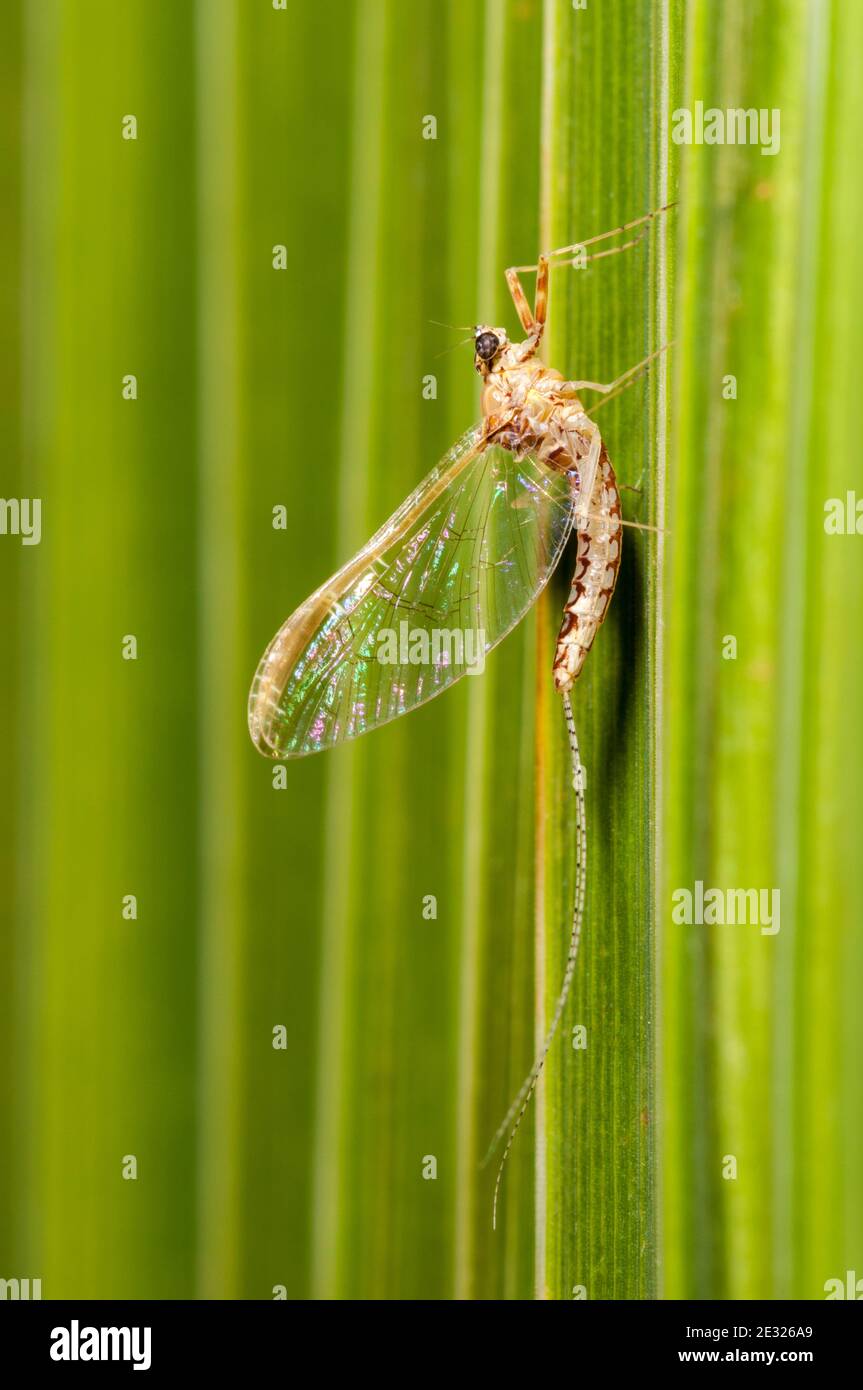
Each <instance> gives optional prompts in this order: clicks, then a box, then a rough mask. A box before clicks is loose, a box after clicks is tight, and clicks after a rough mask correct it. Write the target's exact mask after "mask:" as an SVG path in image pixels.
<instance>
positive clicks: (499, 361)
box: [476, 320, 622, 694]
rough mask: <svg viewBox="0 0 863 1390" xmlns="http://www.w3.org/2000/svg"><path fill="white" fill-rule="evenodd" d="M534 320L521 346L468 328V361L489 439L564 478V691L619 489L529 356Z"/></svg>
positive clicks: (583, 635)
mask: <svg viewBox="0 0 863 1390" xmlns="http://www.w3.org/2000/svg"><path fill="white" fill-rule="evenodd" d="M541 332H542V324H541V323H537V322H536V321H535V320H534V323H533V324H532V325H531V329H530V333H529V336H528V338H527V339H526V340H525V342H523V343H518V344H510V343H508V342H507V339H506V334H505V331H504V330H503V329H500V328H497V329H491V328H487V327H480V328H478V329H477V330H476V366H477V370H478V371H479V372H481V374H482V375H483V376H484V378H485V387H484V390H483V393H482V408H483V413H484V416H485V418H486V420H487V421H488V423H489V427H490V429H491V430H492V431H494V432H496V434H497V441H498V443H499V444H500V445H502V446H503V447H504V448H507V449H509V450H510V451H511V452H512V453H513V454H515V456H516V457H521V456H522V455H524V454H532V455H534V457H536V459H537V460H538V461H539V462H540V463H542V464H543V465H545V466H546V467H547V468H549V469H551V470H554V471H556V472H560V473H563V474H565V475H566V476H567V477H569V478H570V479H571V481H572V487H573V508H574V514H575V517H574V524H575V526H576V529H577V532H578V556H577V561H576V569H575V574H574V576H573V581H572V589H571V591H570V595H569V598H568V599H567V601H566V604H565V606H564V616H563V622H562V624H561V628H560V633H559V635H558V639H557V646H556V649H555V655H554V666H553V676H554V685H555V689H556V690H558V691H559V692H560V693H561V694H563V692H564V691H568V690H570V689H571V688H572V686H573V684H574V682H575V680H576V678H577V677H578V675H579V672H580V671H581V668H582V666H583V665H584V662H585V659H586V657H587V653H588V652H589V651H590V648H591V646H592V644H593V639H594V637H595V636H596V631H597V628H598V627H599V624H600V623H601V622H602V620H603V618H604V617H605V614H606V612H607V610H608V604H609V602H610V599H611V595H612V594H613V592H614V586H615V584H616V582H617V573H618V570H619V568H620V549H621V534H622V533H621V515H620V493H619V492H618V490H617V480H616V478H615V475H614V469H613V467H612V465H611V461H610V460H609V457H608V453H607V452H606V449H605V445H604V444H603V442H602V439H601V437H600V434H599V430H598V429H597V427H596V424H595V422H594V421H593V420H591V419H590V417H589V416H588V415H587V414H586V413H585V410H584V407H583V406H582V404H581V401H580V400H579V398H578V396H577V394H576V390H577V387H576V385H575V384H573V383H569V382H566V381H564V379H563V377H562V376H561V374H560V372H558V371H555V370H554V368H552V367H546V366H544V365H543V364H542V363H541V362H540V361H539V359H538V358H537V357H536V355H535V352H536V346H537V345H538V342H539V338H540V336H541Z"/></svg>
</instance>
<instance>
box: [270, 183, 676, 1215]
mask: <svg viewBox="0 0 863 1390" xmlns="http://www.w3.org/2000/svg"><path fill="white" fill-rule="evenodd" d="M671 206H673V204H669V205H668V207H671ZM668 207H663V208H659V209H657V210H656V211H655V212H651V213H647V214H646V216H644V217H639V218H636V219H635V221H632V222H627V223H624V224H623V225H622V226H620V227H617V228H615V229H614V230H613V231H611V232H604V233H602V234H601V235H599V236H594V237H591V238H589V239H588V240H587V241H583V242H578V243H575V244H573V245H571V246H565V247H561V248H559V249H558V250H556V251H551V252H548V253H547V254H545V255H542V256H540V257H539V259H538V263H537V264H536V265H535V266H515V267H512V268H511V269H509V270H507V271H506V279H507V283H508V285H509V290H510V293H511V295H512V299H513V302H514V304H515V309H516V312H517V314H518V317H519V320H520V322H521V325H522V328H523V329H524V332H525V335H526V336H525V338H524V340H523V341H522V342H510V340H509V339H508V337H507V334H506V331H505V330H504V329H503V328H493V327H490V326H489V325H487V324H481V325H478V326H477V327H476V328H475V329H473V330H472V332H471V337H472V341H473V347H474V365H475V367H476V370H477V372H478V373H479V375H480V377H481V378H482V420H481V422H480V423H479V424H478V425H476V426H475V427H474V428H473V429H471V430H469V431H468V432H467V434H465V435H463V436H462V438H461V439H460V440H458V442H457V443H456V444H455V445H454V446H453V447H452V449H450V451H449V453H448V454H446V456H445V457H444V458H443V459H442V460H441V462H440V463H439V464H438V466H437V467H436V468H435V469H433V471H432V472H431V473H430V474H429V475H428V477H427V478H426V479H425V481H424V482H422V483H421V484H420V486H419V487H418V488H417V489H416V491H415V492H413V493H411V495H410V496H409V497H408V498H407V499H406V500H405V501H404V502H403V503H402V505H401V506H400V507H399V508H398V509H397V511H395V512H393V514H392V516H391V517H390V518H389V520H387V521H385V522H384V524H383V526H382V527H381V528H380V530H379V531H377V532H376V533H375V535H374V536H372V538H371V540H370V541H369V542H368V543H367V544H366V545H365V546H364V547H363V549H362V550H361V551H360V552H359V553H358V554H357V555H355V556H354V558H353V559H352V560H349V561H348V563H347V564H346V565H345V566H343V568H342V569H340V570H339V571H338V573H337V574H335V575H333V577H332V578H331V579H328V580H327V582H326V583H325V584H323V585H321V587H320V588H319V589H317V590H316V591H315V593H313V594H312V595H311V597H310V598H308V599H306V601H305V603H303V604H301V606H300V607H299V608H298V609H297V611H296V612H295V613H294V614H293V615H292V616H291V617H290V618H288V620H287V622H285V623H284V624H283V626H282V627H281V628H280V629H279V631H278V632H277V633H276V635H275V637H274V638H273V640H272V642H271V643H270V645H269V646H268V648H267V650H266V651H265V653H264V655H263V657H262V658H261V662H260V664H259V666H258V669H257V672H256V674H255V679H254V681H253V683H252V689H251V693H250V696H249V731H250V733H251V736H252V740H253V742H254V744H255V746H256V747H257V748H258V749H259V750H260V751H261V753H263V754H264V755H265V756H267V757H269V758H275V759H283V758H302V757H305V756H306V755H307V754H309V753H319V752H321V751H322V750H323V749H325V748H333V747H335V746H336V745H337V744H340V743H344V742H345V741H346V740H348V739H353V738H357V737H358V736H359V735H360V734H364V733H367V732H368V730H370V729H374V728H377V727H378V726H379V725H381V724H387V723H389V721H390V720H392V719H395V718H397V717H398V716H399V715H401V714H407V713H408V712H409V711H410V710H412V709H416V708H417V707H418V706H419V705H422V704H425V703H426V702H427V701H428V700H431V699H433V698H434V696H436V695H439V694H441V692H442V691H444V690H447V689H448V688H449V687H450V686H451V685H453V684H454V683H455V682H456V681H457V680H459V679H460V678H461V677H462V676H464V675H465V674H467V673H469V672H470V671H471V670H472V669H475V662H476V654H477V651H479V652H480V653H481V654H482V655H483V657H484V654H485V653H486V652H488V651H490V650H491V648H492V647H495V646H497V644H498V642H500V641H501V640H502V639H503V638H504V637H505V636H506V635H507V633H508V632H510V631H511V630H512V628H513V627H515V625H516V623H518V622H519V620H520V619H521V618H522V617H523V616H524V614H525V613H526V612H527V611H528V609H529V608H530V607H531V606H532V605H533V603H534V602H535V601H536V599H537V597H538V595H539V594H540V593H541V592H542V590H543V589H544V588H545V586H546V584H547V583H548V581H549V579H550V577H551V575H552V574H553V572H554V569H555V566H556V565H557V563H558V561H559V559H560V557H561V555H562V553H563V550H564V547H565V546H566V543H567V540H568V538H569V536H570V533H571V532H572V531H573V529H574V530H575V532H576V536H577V555H576V560H575V572H574V575H573V579H572V586H571V589H570V593H569V597H568V599H567V600H566V603H565V604H564V611H563V620H562V622H561V626H560V631H559V634H558V638H557V643H556V647H555V652H554V661H553V665H552V677H553V681H554V686H555V689H556V690H557V691H558V692H559V693H560V694H561V695H562V697H563V707H564V713H565V718H566V727H567V731H568V736H569V746H570V755H571V760H572V771H573V785H574V789H575V793H576V834H575V841H576V887H575V902H574V907H573V915H572V927H571V934H570V943H569V952H568V956H567V962H566V967H565V971H564V979H563V984H562V987H561V991H560V995H559V997H558V1000H557V1003H556V1006H555V1010H554V1014H553V1017H552V1020H551V1024H550V1026H549V1028H548V1031H547V1033H546V1036H545V1039H544V1041H543V1044H542V1047H541V1049H540V1051H539V1054H538V1056H537V1058H536V1060H535V1062H534V1064H533V1067H532V1068H531V1070H530V1072H529V1073H528V1076H527V1077H526V1078H525V1081H524V1083H523V1084H522V1087H521V1089H520V1091H519V1093H518V1095H517V1096H516V1098H515V1100H514V1101H513V1103H512V1105H511V1106H510V1109H509V1111H508V1112H507V1115H506V1116H505V1118H504V1120H503V1122H502V1124H501V1125H500V1128H499V1130H498V1132H497V1134H496V1135H495V1137H494V1140H493V1141H492V1146H491V1150H490V1152H492V1151H493V1150H494V1148H495V1147H496V1146H497V1144H498V1143H499V1142H500V1140H501V1139H502V1138H503V1136H504V1135H507V1134H508V1139H507V1143H506V1147H505V1149H504V1153H503V1157H502V1159H501V1163H500V1167H499V1169H498V1173H497V1179H496V1182H495V1189H494V1205H493V1219H495V1220H496V1215H497V1198H498V1191H499V1188H500V1181H501V1176H502V1173H503V1169H504V1165H505V1163H506V1159H507V1156H508V1154H509V1151H510V1148H511V1147H512V1143H513V1140H514V1138H515V1135H516V1132H517V1131H518V1128H519V1125H520V1123H521V1118H522V1115H523V1114H524V1111H525V1109H526V1107H527V1104H528V1102H529V1100H530V1097H531V1095H532V1093H533V1090H534V1088H535V1086H536V1082H537V1080H538V1077H539V1074H540V1071H541V1070H542V1066H543V1063H544V1061H545V1058H546V1056H547V1054H548V1050H549V1048H550V1046H551V1043H552V1040H553V1038H554V1034H555V1031H556V1029H557V1026H558V1023H559V1021H560V1018H561V1015H562V1013H563V1010H564V1007H565V1005H566V1000H567V997H568V994H569V988H570V984H571V982H572V977H573V972H574V969H575V961H576V957H577V954H578V945H579V938H580V934H581V923H582V916H583V912H584V898H585V873H586V848H587V836H586V823H585V806H584V787H583V774H582V767H581V760H580V756H579V748H578V740H577V737H576V731H575V721H574V719H573V714H572V706H571V703H570V690H571V689H572V686H573V684H574V683H575V681H576V679H577V677H578V675H579V673H580V672H581V669H582V667H583V665H584V662H585V659H586V657H587V654H588V652H589V651H590V648H591V646H592V645H593V640H594V638H595V636H596V633H597V630H598V628H599V626H600V624H601V623H602V621H603V619H604V618H605V615H606V613H607V612H608V605H609V603H610V601H611V596H612V594H613V592H614V586H615V583H616V581H617V574H618V570H619V568H620V557H621V527H622V525H623V524H624V523H623V520H622V517H621V505H620V493H619V491H618V487H617V481H616V478H615V473H614V468H613V467H612V464H611V461H610V459H609V457H608V453H607V451H606V448H605V444H604V443H603V440H602V436H601V434H600V432H599V429H598V427H597V425H596V423H595V421H594V420H592V419H591V410H594V411H595V410H596V409H597V408H598V406H599V405H601V404H604V402H605V401H607V400H608V399H610V397H611V395H612V394H614V393H616V392H617V391H618V390H622V389H624V388H625V386H627V385H629V384H630V383H631V382H632V381H633V380H634V379H635V378H636V377H637V376H638V375H640V374H641V373H642V372H643V371H644V370H645V369H646V368H647V366H648V364H649V363H650V362H651V361H652V360H653V358H654V357H656V356H658V352H656V353H653V354H651V356H650V357H647V358H645V359H644V361H643V362H640V363H638V365H637V366H635V367H633V368H631V369H630V370H629V371H628V372H625V373H624V374H623V375H622V376H620V377H618V378H617V379H616V380H615V381H612V382H608V383H601V382H594V381H567V380H566V379H565V378H564V377H563V376H562V374H561V373H560V372H558V371H555V370H554V369H553V368H552V367H547V366H545V365H544V364H543V363H542V362H541V361H540V359H539V357H538V356H537V351H538V349H539V345H540V342H541V340H542V336H543V331H544V329H545V322H546V312H547V307H548V280H549V269H550V267H551V266H554V265H568V264H570V265H579V266H581V265H584V264H586V263H587V262H588V261H590V260H596V259H599V258H601V257H603V256H609V255H614V254H615V253H616V252H618V251H625V250H627V249H628V248H629V247H631V246H635V245H636V244H637V243H638V241H640V240H641V237H642V236H643V235H644V233H645V232H646V231H647V230H648V229H647V226H646V224H647V223H648V222H650V221H651V219H652V218H654V217H656V216H658V215H659V213H662V212H666V211H667V210H668ZM636 227H641V228H642V230H641V232H640V233H639V234H638V236H636V237H634V238H633V239H631V240H629V241H626V242H624V243H623V244H622V245H619V246H614V247H611V248H610V249H606V250H602V251H598V252H594V253H592V254H591V255H586V254H585V248H586V247H588V246H591V245H594V244H595V243H597V242H601V241H606V240H608V239H609V238H612V237H616V236H619V235H621V234H623V233H626V232H628V231H630V230H633V229H635V228H636ZM576 258H577V259H576ZM525 273H535V274H536V288H535V297H534V307H533V309H532V310H531V308H530V305H529V303H528V300H527V297H526V295H525V293H524V290H523V288H522V285H521V281H520V279H519V276H520V275H522V274H525ZM661 351H664V349H662V348H660V349H659V352H661ZM587 390H590V391H596V392H599V393H600V394H601V397H602V399H601V400H600V401H598V402H597V403H596V404H595V405H593V406H592V407H589V408H587V409H586V408H585V407H584V405H583V404H582V402H581V393H582V392H583V391H587ZM648 529H649V528H648ZM397 622H398V624H399V627H400V629H402V631H401V633H400V636H401V638H402V640H400V641H397V640H394V634H395V627H394V624H395V623H397ZM468 637H471V638H472V639H473V642H472V643H471V642H469V641H468V640H467V638H468ZM471 646H472V647H473V661H472V659H471V650H470V648H471Z"/></svg>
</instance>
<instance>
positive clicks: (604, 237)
mask: <svg viewBox="0 0 863 1390" xmlns="http://www.w3.org/2000/svg"><path fill="white" fill-rule="evenodd" d="M674 207H677V204H676V203H666V204H665V206H664V207H661V208H655V209H654V211H653V212H647V213H645V214H644V216H643V217H636V218H634V219H633V221H632V222H624V223H622V224H621V226H619V227H615V228H613V230H612V231H610V232H600V233H599V235H598V236H591V237H587V239H586V240H585V241H574V242H573V243H572V245H571V246H558V247H556V248H555V250H554V251H546V253H545V255H544V256H541V257H540V261H542V260H546V261H552V260H555V261H556V259H557V257H559V256H568V257H570V258H573V257H575V256H577V255H580V253H581V252H582V251H583V250H584V248H585V247H586V246H595V245H596V243H597V242H598V241H608V239H609V237H613V236H620V235H621V234H622V233H623V232H629V231H632V229H633V227H642V226H644V224H645V223H647V222H652V221H653V219H654V218H655V217H659V216H660V214H661V213H663V212H668V211H670V209H671V208H674ZM644 230H645V231H646V230H647V228H646V226H644ZM643 235H644V232H640V233H639V234H638V236H637V237H633V238H632V240H631V241H627V242H626V244H625V245H623V246H613V247H612V248H611V249H610V250H608V251H599V252H596V253H594V255H592V256H588V257H586V259H587V260H598V259H599V258H600V257H601V256H615V255H617V253H618V252H619V251H628V250H629V248H630V247H631V246H637V245H638V243H639V241H640V240H641V238H642V236H643ZM563 264H566V262H565V261H564V262H563ZM537 269H538V267H537V266H535V265H518V266H515V267H514V271H515V272H518V273H520V274H521V273H527V272H528V271H531V270H537Z"/></svg>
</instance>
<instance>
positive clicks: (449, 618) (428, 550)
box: [249, 426, 575, 758]
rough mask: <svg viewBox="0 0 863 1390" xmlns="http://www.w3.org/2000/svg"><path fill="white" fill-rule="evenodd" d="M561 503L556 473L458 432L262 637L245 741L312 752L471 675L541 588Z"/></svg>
mask: <svg viewBox="0 0 863 1390" xmlns="http://www.w3.org/2000/svg"><path fill="white" fill-rule="evenodd" d="M574 506H575V492H574V483H573V481H572V479H571V478H570V477H567V476H565V475H562V474H559V473H554V472H552V471H551V470H549V469H547V468H545V467H544V466H543V465H542V464H540V463H538V462H537V461H536V459H534V458H532V457H528V458H524V459H515V458H514V457H513V456H512V454H510V453H508V452H507V451H506V450H505V449H501V448H498V447H497V446H495V445H484V444H483V439H482V431H481V429H480V427H479V426H477V427H476V428H475V429H473V430H470V431H469V432H468V433H467V434H466V435H464V436H463V438H462V439H460V440H459V442H458V443H457V444H456V445H454V447H453V448H452V449H451V450H450V452H449V453H448V454H447V455H446V456H445V457H444V458H443V459H442V460H441V462H440V464H439V465H438V467H437V468H435V469H434V470H433V472H431V473H430V474H429V476H428V477H427V478H426V479H425V481H424V482H423V483H421V484H420V486H419V487H418V488H417V490H416V491H415V492H414V493H412V494H411V496H410V497H408V498H407V500H406V501H405V502H403V503H402V505H401V507H399V509H398V510H397V511H396V512H394V513H393V515H392V516H391V517H390V518H389V520H388V521H386V522H385V523H384V525H383V526H382V527H381V529H380V530H379V531H378V532H377V534H376V535H374V536H373V537H372V539H371V540H370V541H369V542H368V544H367V545H366V546H364V548H363V549H362V550H361V551H360V552H359V554H357V555H355V556H354V558H353V559H352V560H351V561H350V562H349V563H348V564H347V565H345V566H344V567H343V568H342V569H341V570H339V572H338V573H337V574H335V575H333V577H332V579H329V580H328V581H327V583H326V584H323V585H322V586H321V588H320V589H318V590H317V591H316V592H315V593H314V594H312V596H311V598H308V599H307V600H306V602H305V603H304V604H302V606H301V607H300V608H298V609H297V611H296V613H294V614H293V616H292V617H290V618H288V620H287V622H286V623H285V624H284V625H283V627H282V628H281V629H280V630H279V632H277V633H276V636H275V637H274V638H273V640H272V642H271V643H270V645H269V647H268V648H267V650H266V652H265V653H264V655H263V657H262V659H261V663H260V665H259V667H258V670H257V673H256V675H255V679H254V682H253V683H252V689H251V694H250V696H249V731H250V733H251V735H252V739H253V741H254V743H255V744H256V746H257V747H258V748H259V749H260V751H261V752H262V753H264V754H266V755H267V756H268V757H271V758H299V757H303V756H304V755H305V754H307V753H317V752H319V751H320V750H321V749H323V748H331V747H333V746H334V745H335V744H337V743H341V742H343V741H344V740H345V739H350V738H356V737H357V736H358V735H359V734H363V733H365V732H366V731H367V730H368V729H374V728H376V727H377V726H378V725H379V724H386V723H388V722H389V720H391V719H395V718H396V716H397V715H400V714H406V713H407V712H408V710H412V709H415V708H416V707H417V706H418V705H422V704H425V702H426V701H427V700H431V699H432V698H433V697H434V696H435V695H439V694H440V692H441V691H442V690H446V689H447V688H448V687H449V686H451V685H453V684H454V683H455V681H457V680H459V679H460V678H461V677H462V676H463V675H465V674H469V673H471V672H478V671H479V670H481V669H482V666H483V664H484V660H485V654H486V653H487V652H488V651H490V650H491V648H492V647H494V646H495V645H496V644H497V643H498V642H500V640H501V638H503V637H505V636H506V634H507V633H508V632H509V631H510V630H511V629H512V628H513V627H514V626H515V624H516V623H517V622H518V621H519V619H520V618H521V617H523V615H524V614H525V613H526V611H527V609H528V608H530V606H531V604H533V602H534V601H535V599H536V597H537V595H538V594H539V593H540V591H541V590H542V589H543V588H544V586H545V584H546V583H547V581H548V579H549V577H550V575H551V574H552V572H553V570H554V567H555V565H556V564H557V562H558V560H559V558H560V555H561V552H562V550H563V547H564V545H565V544H566V540H567V537H568V535H569V532H570V529H571V527H572V521H573V516H574Z"/></svg>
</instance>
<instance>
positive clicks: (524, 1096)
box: [483, 691, 587, 1228]
mask: <svg viewBox="0 0 863 1390" xmlns="http://www.w3.org/2000/svg"><path fill="white" fill-rule="evenodd" d="M563 709H564V714H565V716H566V727H567V730H568V732H569V751H570V755H571V758H572V785H573V787H574V789H575V899H574V902H573V908H572V929H571V931H570V935H569V954H568V956H567V958H566V969H565V970H564V974H563V984H562V986H561V990H560V994H559V995H558V997H557V1003H556V1004H555V1008H554V1016H553V1017H552V1020H551V1026H550V1027H549V1030H548V1032H547V1033H546V1035H545V1040H544V1042H543V1044H542V1047H541V1048H540V1050H539V1053H538V1054H537V1057H536V1060H535V1061H534V1064H533V1066H532V1067H531V1069H530V1071H529V1072H528V1074H527V1076H526V1077H525V1079H524V1081H523V1082H522V1085H521V1088H520V1090H519V1092H518V1095H517V1096H516V1098H515V1100H514V1101H513V1102H512V1105H511V1106H510V1107H509V1110H508V1111H507V1112H506V1115H505V1116H504V1118H503V1120H502V1121H501V1123H500V1125H499V1127H498V1130H497V1133H496V1134H495V1136H494V1138H493V1139H492V1141H491V1144H490V1145H489V1149H488V1153H487V1154H486V1156H485V1158H484V1159H483V1163H484V1164H485V1163H487V1162H488V1160H489V1159H490V1158H491V1156H492V1154H493V1153H494V1151H495V1149H496V1148H497V1146H498V1144H499V1143H500V1141H501V1139H502V1138H503V1136H504V1135H505V1134H506V1133H507V1132H509V1138H508V1139H507V1141H506V1148H505V1149H504V1151H503V1157H502V1158H501V1161H500V1167H499V1168H498V1170H497V1178H496V1179H495V1184H494V1203H493V1206H492V1226H493V1227H495V1228H496V1227H497V1199H498V1194H499V1192H500V1184H501V1179H502V1177H503V1170H504V1168H505V1166H506V1160H507V1159H508V1157H509V1151H510V1149H511V1148H512V1146H513V1142H514V1140H515V1136H516V1135H517V1134H518V1131H519V1126H520V1125H521V1121H522V1118H523V1116H524V1112H525V1110H526V1109H527V1107H528V1104H529V1102H530V1098H531V1096H532V1095H533V1093H534V1091H535V1089H536V1083H537V1081H538V1080H539V1076H540V1072H541V1071H542V1068H543V1065H544V1063H545V1059H546V1057H547V1056H548V1052H549V1048H550V1047H551V1044H552V1042H553V1040H554V1035H555V1033H556V1032H557V1026H558V1024H559V1023H560V1019H561V1015H562V1014H563V1011H564V1009H565V1008H566V1001H567V999H568V998H569V991H570V986H571V985H572V979H573V975H574V974H575V962H576V960H577V959H578V947H579V942H580V941H581V924H582V921H583V919H584V896H585V890H586V885H587V877H586V876H587V817H586V814H585V800H584V769H583V767H582V763H581V757H580V754H579V751H578V738H577V736H576V732H575V720H574V719H573V717H572V705H571V704H570V700H569V691H564V694H563Z"/></svg>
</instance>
